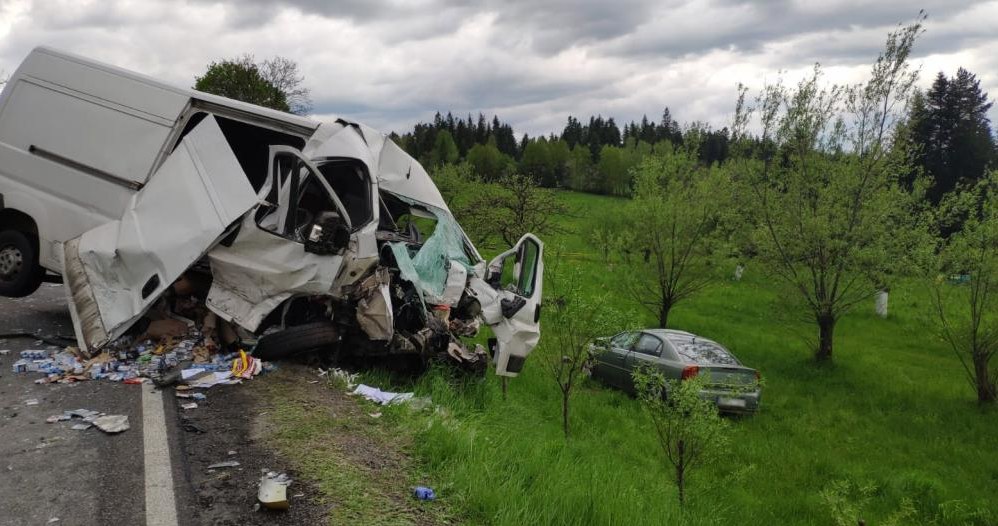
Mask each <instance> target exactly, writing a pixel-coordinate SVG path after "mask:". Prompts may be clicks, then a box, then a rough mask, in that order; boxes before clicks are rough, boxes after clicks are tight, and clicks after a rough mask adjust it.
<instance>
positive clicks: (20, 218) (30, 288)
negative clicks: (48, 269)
mask: <svg viewBox="0 0 998 526" xmlns="http://www.w3.org/2000/svg"><path fill="white" fill-rule="evenodd" d="M2 271H7V272H9V273H10V274H9V275H0V296H9V297H15V298H19V297H24V296H28V295H30V294H31V293H33V292H34V291H36V290H38V287H39V286H40V285H41V284H42V281H43V280H44V278H45V269H44V268H42V267H41V266H40V265H39V264H38V225H37V224H36V223H35V221H34V219H32V218H31V216H29V215H28V214H25V213H24V212H21V211H19V210H14V209H11V208H4V209H2V210H0V272H2Z"/></svg>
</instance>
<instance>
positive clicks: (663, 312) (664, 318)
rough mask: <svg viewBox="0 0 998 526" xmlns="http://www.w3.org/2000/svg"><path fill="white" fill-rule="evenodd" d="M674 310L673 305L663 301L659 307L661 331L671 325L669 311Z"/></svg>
mask: <svg viewBox="0 0 998 526" xmlns="http://www.w3.org/2000/svg"><path fill="white" fill-rule="evenodd" d="M670 310H672V304H671V303H669V302H665V301H663V302H662V304H661V305H659V306H658V326H659V328H661V329H664V328H666V327H667V325H668V323H669V311H670Z"/></svg>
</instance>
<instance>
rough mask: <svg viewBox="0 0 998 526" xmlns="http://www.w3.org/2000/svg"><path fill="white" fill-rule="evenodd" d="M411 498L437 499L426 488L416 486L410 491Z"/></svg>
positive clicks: (430, 490) (434, 494)
mask: <svg viewBox="0 0 998 526" xmlns="http://www.w3.org/2000/svg"><path fill="white" fill-rule="evenodd" d="M412 496H413V497H416V499H418V500H433V499H436V498H437V495H436V493H434V492H433V490H432V489H430V488H427V487H426V486H416V488H415V489H413V490H412Z"/></svg>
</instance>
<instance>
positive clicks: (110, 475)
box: [0, 284, 190, 526]
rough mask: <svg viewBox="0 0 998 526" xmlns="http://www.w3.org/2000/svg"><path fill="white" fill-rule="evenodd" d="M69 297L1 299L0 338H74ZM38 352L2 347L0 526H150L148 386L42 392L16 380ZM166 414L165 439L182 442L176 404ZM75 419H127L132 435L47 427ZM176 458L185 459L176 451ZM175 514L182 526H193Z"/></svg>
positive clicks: (81, 386) (79, 386) (48, 294)
mask: <svg viewBox="0 0 998 526" xmlns="http://www.w3.org/2000/svg"><path fill="white" fill-rule="evenodd" d="M63 294H64V293H63V288H62V286H61V285H51V284H43V285H42V288H41V289H39V290H38V291H37V292H36V293H35V294H33V295H32V296H29V297H27V298H19V299H13V298H0V333H10V332H15V331H26V332H31V333H38V332H40V333H41V334H56V335H64V336H71V335H72V334H73V328H72V322H71V321H70V317H69V312H68V311H67V310H66V306H65V305H66V304H65V300H64V296H63ZM39 348H41V349H44V348H48V346H47V345H46V344H44V343H42V342H39V341H37V340H34V339H25V338H2V337H0V350H9V351H10V352H9V353H7V354H6V355H3V356H0V473H2V475H0V523H2V524H5V525H12V526H13V525H37V524H50V523H51V524H58V525H77V524H79V525H93V524H115V525H131V524H146V519H147V517H146V508H145V505H146V481H145V476H144V466H145V454H144V445H143V429H142V423H143V414H142V388H143V386H138V385H124V384H118V383H112V382H93V381H91V382H80V383H76V384H47V385H37V384H35V383H34V380H35V379H37V378H39V377H40V375H38V374H14V373H13V372H12V371H11V364H12V363H13V362H14V361H16V360H17V359H18V358H19V356H18V355H19V353H20V351H21V350H24V349H39ZM31 401H37V404H32V403H31ZM163 405H164V406H165V408H164V409H165V415H166V416H165V417H163V419H164V420H165V421H166V429H167V433H168V435H171V436H173V437H174V438H175V437H176V430H175V428H176V427H177V426H176V425H175V422H176V420H177V419H176V416H175V415H176V413H175V411H176V409H175V404H172V403H166V404H163ZM72 409H91V410H95V411H100V412H104V413H108V414H122V415H128V419H129V424H130V426H131V428H130V429H129V430H127V431H125V432H123V433H119V434H116V435H108V434H105V433H103V432H101V431H100V430H98V429H97V428H96V427H92V428H90V429H88V430H84V431H78V430H73V429H71V426H72V425H73V424H75V423H79V422H80V421H79V420H78V419H74V421H68V422H57V423H46V421H45V419H46V418H47V417H49V416H51V415H59V414H62V413H63V411H66V410H72ZM171 416H172V418H171ZM168 442H171V443H172V444H176V440H170V441H168ZM169 456H170V457H173V458H178V457H179V455H178V454H177V453H176V448H175V447H171V454H170V455H169ZM171 465H172V466H173V467H172V468H171V469H172V471H173V473H174V476H173V477H172V478H173V480H174V481H179V482H181V485H183V484H182V483H183V481H184V477H183V476H182V475H181V471H180V470H179V468H178V467H177V466H176V463H172V464H171ZM176 494H177V500H178V501H180V500H181V499H184V500H186V498H188V497H189V496H190V489H189V488H184V487H180V488H177V493H176ZM178 508H183V507H182V506H180V507H178ZM178 512H180V513H181V516H180V517H179V523H180V524H185V523H190V522H189V521H188V520H185V518H184V515H183V512H182V510H181V509H178ZM55 519H58V521H56V520H55Z"/></svg>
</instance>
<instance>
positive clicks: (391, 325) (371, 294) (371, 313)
mask: <svg viewBox="0 0 998 526" xmlns="http://www.w3.org/2000/svg"><path fill="white" fill-rule="evenodd" d="M389 282H390V277H389V275H388V269H387V268H380V269H378V270H377V271H376V272H375V273H374V274H371V275H370V276H369V277H368V278H367V279H365V280H364V281H362V282H361V283H360V286H359V287H358V290H357V296H358V297H359V298H360V300H359V301H358V302H357V323H358V324H359V325H360V328H361V329H362V330H363V331H364V333H365V334H367V337H368V338H370V339H372V340H375V341H389V340H391V339H392V336H393V335H394V334H395V316H394V313H393V312H392V298H391V295H390V293H389V290H388V284H389Z"/></svg>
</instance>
